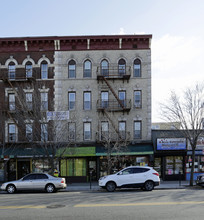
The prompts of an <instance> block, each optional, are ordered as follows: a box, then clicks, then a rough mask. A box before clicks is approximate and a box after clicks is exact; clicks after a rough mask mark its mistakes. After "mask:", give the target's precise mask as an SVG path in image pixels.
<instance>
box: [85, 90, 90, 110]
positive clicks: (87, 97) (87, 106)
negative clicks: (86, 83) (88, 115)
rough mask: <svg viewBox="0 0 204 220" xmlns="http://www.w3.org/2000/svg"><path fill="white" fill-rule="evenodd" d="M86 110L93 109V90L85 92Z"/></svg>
mask: <svg viewBox="0 0 204 220" xmlns="http://www.w3.org/2000/svg"><path fill="white" fill-rule="evenodd" d="M84 110H91V92H84Z"/></svg>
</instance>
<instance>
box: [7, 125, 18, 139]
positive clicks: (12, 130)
mask: <svg viewBox="0 0 204 220" xmlns="http://www.w3.org/2000/svg"><path fill="white" fill-rule="evenodd" d="M16 138H17V137H16V125H15V124H9V125H8V141H9V142H16Z"/></svg>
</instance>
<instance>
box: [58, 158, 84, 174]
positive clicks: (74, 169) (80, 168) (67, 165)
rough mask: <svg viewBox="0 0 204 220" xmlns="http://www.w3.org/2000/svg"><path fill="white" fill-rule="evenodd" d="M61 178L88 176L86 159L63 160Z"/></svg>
mask: <svg viewBox="0 0 204 220" xmlns="http://www.w3.org/2000/svg"><path fill="white" fill-rule="evenodd" d="M60 168H61V169H60V170H61V176H86V169H87V168H86V159H85V158H77V159H67V160H61V167H60Z"/></svg>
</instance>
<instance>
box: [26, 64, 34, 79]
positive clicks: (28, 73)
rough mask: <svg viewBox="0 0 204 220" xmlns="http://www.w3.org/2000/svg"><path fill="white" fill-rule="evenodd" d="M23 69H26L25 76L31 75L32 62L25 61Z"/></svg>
mask: <svg viewBox="0 0 204 220" xmlns="http://www.w3.org/2000/svg"><path fill="white" fill-rule="evenodd" d="M25 69H26V77H27V78H29V77H32V74H33V73H32V63H31V62H27V63H26V65H25Z"/></svg>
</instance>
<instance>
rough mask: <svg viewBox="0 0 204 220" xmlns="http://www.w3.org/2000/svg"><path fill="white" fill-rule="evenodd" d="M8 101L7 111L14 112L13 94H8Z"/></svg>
mask: <svg viewBox="0 0 204 220" xmlns="http://www.w3.org/2000/svg"><path fill="white" fill-rule="evenodd" d="M8 99H9V110H10V111H15V110H16V103H15V93H9V94H8Z"/></svg>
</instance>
